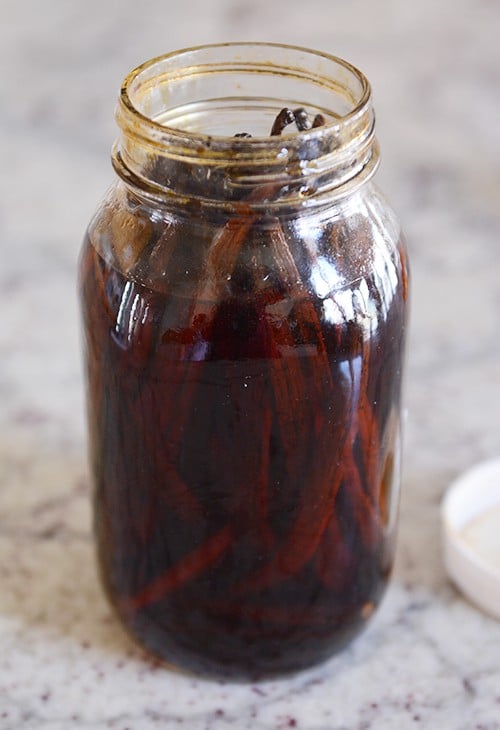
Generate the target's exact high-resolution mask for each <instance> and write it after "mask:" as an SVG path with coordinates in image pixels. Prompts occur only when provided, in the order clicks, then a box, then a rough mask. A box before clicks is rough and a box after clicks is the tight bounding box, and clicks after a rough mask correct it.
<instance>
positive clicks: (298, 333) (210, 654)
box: [81, 242, 404, 678]
mask: <svg viewBox="0 0 500 730" xmlns="http://www.w3.org/2000/svg"><path fill="white" fill-rule="evenodd" d="M368 285H369V287H370V286H371V285H370V282H368ZM81 290H82V298H83V313H84V324H85V335H86V351H87V364H88V401H89V420H90V435H91V454H92V461H93V471H94V479H95V529H96V536H97V542H98V551H99V560H100V566H101V572H102V576H103V580H104V584H105V587H106V590H107V593H108V595H109V597H110V600H111V601H112V603H113V604H114V606H115V608H116V609H117V611H118V613H119V615H120V617H121V618H122V620H123V622H124V624H125V625H126V626H127V628H128V629H129V630H130V632H131V633H132V634H133V635H134V636H135V637H136V638H137V639H138V640H139V641H140V643H142V644H143V645H144V646H145V647H146V648H147V649H148V650H149V651H150V652H152V653H153V654H154V655H155V656H157V657H159V658H161V659H163V660H165V661H168V662H170V663H173V664H177V665H179V666H182V667H184V668H187V669H189V670H193V671H195V672H202V673H208V674H212V675H218V676H231V677H246V678H257V677H264V676H270V675H273V674H279V673H284V672H289V671H293V670H297V669H300V668H303V667H306V666H309V665H311V664H313V663H315V662H318V661H321V660H322V659H325V658H326V657H328V656H329V655H331V654H332V653H333V652H334V651H335V650H336V649H338V648H340V647H341V646H342V645H344V644H345V643H346V642H347V641H348V640H349V639H350V638H351V637H352V636H353V635H355V634H356V633H357V632H358V631H359V630H360V628H361V626H362V625H363V624H364V623H365V621H366V618H367V617H368V615H369V614H370V613H371V612H372V609H373V607H374V606H375V605H376V604H377V603H378V602H379V600H380V597H381V594H382V592H383V589H384V586H385V583H386V580H387V576H388V572H389V569H390V565H391V561H392V547H391V544H392V535H391V534H389V533H390V530H389V528H388V525H387V523H388V521H389V513H390V512H391V509H392V508H391V506H390V501H391V499H390V492H391V489H392V466H393V458H394V454H393V449H394V442H395V434H396V431H397V428H396V427H394V425H393V420H394V414H395V413H396V414H397V410H398V401H399V391H400V369H401V354H402V353H401V350H402V332H403V329H404V327H403V321H404V304H403V300H402V296H401V291H399V290H398V291H396V293H395V295H394V297H393V300H392V302H391V306H390V307H385V308H384V307H382V306H380V307H379V309H378V321H377V327H376V328H374V329H373V330H372V332H371V334H367V330H366V327H365V325H364V323H363V322H362V319H361V317H358V315H357V314H356V312H354V316H353V317H351V318H349V317H348V316H345V318H344V319H343V320H342V317H337V318H336V317H332V316H331V315H329V316H326V314H325V306H324V303H323V302H322V301H321V300H319V299H318V300H317V301H315V300H313V299H312V298H309V299H303V300H294V299H293V298H290V296H289V293H287V291H286V287H284V286H280V285H279V283H278V284H277V283H276V282H274V284H273V288H270V289H269V290H266V291H265V292H264V293H262V292H261V293H259V294H256V293H255V292H253V291H252V287H251V285H250V284H248V282H246V283H245V282H242V281H239V282H238V280H237V277H235V284H234V287H233V290H232V293H229V294H228V296H227V297H226V298H225V299H223V300H221V301H218V302H210V301H203V300H200V301H197V300H195V299H193V298H191V299H188V298H185V299H184V298H181V297H173V296H167V295H166V294H162V293H159V292H155V291H152V290H150V289H148V288H146V287H144V286H142V285H141V284H138V283H134V282H133V281H129V280H127V279H126V278H124V276H123V275H121V274H120V273H118V272H117V271H116V270H114V269H113V268H111V267H109V266H108V265H106V264H105V263H104V261H103V260H102V259H101V258H100V257H99V256H98V255H97V254H96V252H95V251H94V249H93V248H92V246H91V245H90V243H89V242H87V243H86V246H85V248H84V253H83V256H82V262H81ZM376 299H377V298H376V297H375V296H374V301H375V300H376ZM379 300H380V297H379ZM353 301H354V300H353ZM379 304H380V301H379ZM339 311H340V310H339ZM396 422H397V416H396Z"/></svg>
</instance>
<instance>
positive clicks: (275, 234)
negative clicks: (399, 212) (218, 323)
mask: <svg viewBox="0 0 500 730" xmlns="http://www.w3.org/2000/svg"><path fill="white" fill-rule="evenodd" d="M88 241H89V243H90V244H91V245H92V246H93V247H94V248H95V250H96V252H97V253H98V255H99V256H100V257H101V258H102V259H103V260H104V261H105V262H106V264H107V265H109V266H111V267H112V268H114V269H116V270H117V271H118V272H119V273H120V274H122V275H124V276H125V277H126V278H130V279H131V280H134V281H135V282H136V283H138V284H142V285H144V286H145V287H147V288H148V289H152V290H154V291H159V292H161V293H173V294H180V295H183V296H185V295H192V293H193V292H194V290H196V291H198V293H200V289H201V288H203V290H204V296H206V297H208V298H214V299H217V300H221V299H224V298H231V297H234V296H246V295H247V294H248V292H249V291H252V292H256V293H257V292H265V291H268V290H269V288H270V287H271V288H273V287H274V288H275V289H276V290H277V292H279V291H281V292H282V294H284V293H285V291H286V292H288V295H291V296H292V297H300V294H301V292H302V293H304V294H307V295H308V296H313V297H314V298H315V299H325V298H327V297H331V296H335V295H336V293H337V292H341V291H343V290H346V289H356V288H359V286H360V285H361V282H365V283H366V282H367V281H370V282H371V286H370V287H368V289H369V291H368V292H366V291H365V296H368V297H371V296H373V295H374V291H375V290H376V292H377V296H378V297H379V298H380V296H384V297H387V296H389V295H390V292H391V291H392V290H394V291H395V290H396V289H397V288H398V285H399V282H400V279H401V278H405V277H406V273H405V272H406V271H407V254H406V248H405V244H404V238H403V236H402V234H401V228H400V224H399V221H398V219H397V216H396V215H395V213H394V211H393V209H392V207H391V206H390V204H389V203H388V202H387V200H386V198H385V197H384V195H383V194H382V193H381V192H380V190H379V189H378V187H376V186H375V185H373V184H369V185H365V186H363V188H362V189H361V190H358V191H357V192H356V193H355V194H353V195H351V196H348V197H346V198H344V199H341V200H337V201H332V204H331V206H329V207H328V208H322V209H321V210H309V209H307V208H306V207H305V208H304V209H298V210H295V211H292V212H290V211H287V212H286V214H283V215H281V216H280V215H270V214H269V215H263V214H262V213H261V212H259V213H256V212H254V211H252V209H251V208H249V207H246V208H245V207H244V206H241V208H240V209H239V210H238V211H237V212H235V214H234V215H232V216H230V217H229V216H227V214H222V213H221V214H220V215H217V212H216V213H215V214H214V212H213V211H212V212H210V214H209V215H207V214H204V211H203V210H201V209H200V210H197V211H196V210H193V211H191V213H190V214H189V215H188V214H186V212H185V211H177V210H175V209H173V208H168V207H165V206H156V205H155V204H154V203H152V202H148V201H145V200H144V199H142V200H141V199H140V198H138V197H136V196H135V195H134V194H132V193H130V191H129V190H128V189H127V187H126V186H125V185H124V184H123V183H121V182H118V183H116V184H114V185H113V186H112V187H111V188H110V189H109V190H108V191H107V193H106V195H105V197H104V198H103V201H102V203H101V205H100V206H99V208H98V209H97V211H96V213H95V215H94V217H93V219H92V220H91V222H90V224H89V227H88ZM362 288H363V287H362ZM364 288H365V290H366V287H364Z"/></svg>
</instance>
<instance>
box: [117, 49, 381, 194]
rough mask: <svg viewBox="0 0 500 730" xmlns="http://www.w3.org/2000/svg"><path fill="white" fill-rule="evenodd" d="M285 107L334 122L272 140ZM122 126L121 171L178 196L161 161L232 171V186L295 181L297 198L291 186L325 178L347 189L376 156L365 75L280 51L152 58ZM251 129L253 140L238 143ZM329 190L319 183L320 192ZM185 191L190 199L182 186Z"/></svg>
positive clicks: (124, 102) (130, 94) (125, 98)
mask: <svg viewBox="0 0 500 730" xmlns="http://www.w3.org/2000/svg"><path fill="white" fill-rule="evenodd" d="M283 107H290V108H297V107H304V108H305V109H306V111H307V112H308V114H309V115H310V117H311V118H312V117H314V115H316V114H321V115H322V116H323V117H324V119H325V124H324V126H321V127H317V128H313V129H308V130H304V131H298V130H296V129H295V130H294V129H293V128H292V127H291V126H290V127H288V128H286V129H285V130H284V131H283V133H282V135H281V136H269V135H270V130H271V127H272V124H273V121H274V119H275V117H276V115H277V114H278V113H279V111H280V109H282V108H283ZM117 120H118V124H119V126H120V128H121V130H122V136H121V139H120V141H119V146H118V148H117V150H115V159H116V161H117V162H118V167H119V166H120V165H122V166H124V167H125V168H126V169H127V170H128V171H129V172H130V173H132V174H133V175H138V176H139V177H141V178H145V179H146V180H147V181H149V183H153V184H154V185H160V186H161V187H165V188H167V189H169V190H171V188H172V186H171V185H170V184H169V182H168V179H167V178H168V177H169V176H168V175H166V172H168V170H166V169H165V165H164V164H160V165H159V167H160V168H162V169H160V170H159V169H158V164H157V163H158V161H159V160H160V161H161V160H163V161H168V160H169V161H175V162H176V164H177V166H178V165H179V164H180V165H182V164H184V165H190V166H193V165H196V166H198V167H200V166H201V167H202V168H204V170H205V173H203V174H202V175H201V177H204V176H205V177H206V174H207V173H208V174H210V173H209V171H210V170H211V169H212V170H213V169H215V168H216V169H217V170H218V171H219V172H220V170H221V168H222V167H224V169H225V170H226V173H227V176H228V178H227V180H226V183H227V182H229V187H231V185H233V186H234V185H235V186H236V187H237V188H239V187H241V185H243V186H245V185H247V184H255V183H256V182H257V181H260V182H263V181H264V180H267V179H269V177H270V176H271V177H276V176H278V177H280V178H283V179H285V178H287V179H288V180H289V181H290V182H291V187H290V191H293V190H295V186H294V185H293V182H292V179H296V178H298V177H301V178H302V182H304V178H305V177H310V176H311V175H312V176H316V177H317V176H318V175H320V176H322V177H323V178H324V176H325V174H326V173H331V174H330V175H329V177H330V178H331V179H330V181H329V186H330V188H331V187H339V185H342V184H344V183H345V182H346V181H347V180H349V179H351V178H353V177H354V176H356V175H359V173H360V172H361V171H362V170H363V169H364V168H365V167H367V166H368V164H369V162H370V160H372V162H373V161H374V160H373V159H372V158H374V157H375V156H376V155H374V148H373V128H374V115H373V110H372V105H371V94H370V85H369V83H368V81H367V79H366V78H365V76H364V75H363V74H362V73H361V72H360V71H358V70H357V69H356V68H355V67H354V66H352V65H351V64H349V63H347V62H346V61H343V60H342V59H339V58H336V57H334V56H328V55H326V54H322V53H318V52H315V51H310V50H307V49H303V48H298V47H292V46H286V45H280V44H266V43H235V44H219V45H210V46H201V47H197V48H191V49H186V50H183V51H178V52H175V53H171V54H167V55H165V56H161V57H159V58H156V59H153V60H151V61H148V62H146V63H145V64H143V65H141V66H139V67H138V68H136V69H135V70H134V71H132V72H131V73H130V74H129V76H127V78H126V79H125V81H124V83H123V86H122V89H121V95H120V101H119V105H118V110H117ZM243 132H246V133H248V134H249V135H251V138H248V137H235V136H234V135H237V134H241V133H243ZM116 166H117V165H115V167H116ZM167 167H168V165H167ZM118 171H119V172H120V170H118ZM177 172H178V170H177ZM122 176H123V175H122ZM250 179H251V180H252V183H250ZM204 183H206V180H204ZM324 184H325V180H324V179H322V180H316V182H315V184H314V185H313V186H312V188H311V189H312V190H313V192H317V191H318V190H319V189H323V188H324ZM176 192H177V193H178V194H179V193H181V194H182V192H183V191H182V190H179V186H178V185H177V190H176ZM199 193H200V195H201V193H202V190H201V189H200V191H199ZM219 193H220V191H215V190H213V191H212V193H211V194H215V196H216V197H219ZM189 194H190V195H192V194H193V192H192V191H191V193H189ZM201 197H205V196H204V195H201ZM223 197H225V198H229V199H230V198H231V197H232V196H231V191H230V190H229V191H226V193H225V194H224V196H223Z"/></svg>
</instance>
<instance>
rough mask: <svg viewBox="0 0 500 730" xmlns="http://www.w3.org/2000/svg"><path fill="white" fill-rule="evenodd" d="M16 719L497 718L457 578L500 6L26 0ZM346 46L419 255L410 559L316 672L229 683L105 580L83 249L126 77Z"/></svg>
mask: <svg viewBox="0 0 500 730" xmlns="http://www.w3.org/2000/svg"><path fill="white" fill-rule="evenodd" d="M1 16H2V22H1V24H0V34H1V38H0V55H1V57H2V75H1V76H2V77H1V80H0V88H1V89H2V93H1V99H2V111H1V113H0V131H1V134H0V151H1V162H2V174H1V175H0V246H1V257H0V295H1V308H0V323H1V326H0V403H1V407H0V730H18V729H19V730H71V728H75V730H101V729H104V728H115V730H150V729H151V730H152V729H153V728H160V727H161V728H177V727H186V728H189V730H205V729H208V728H210V729H213V730H223V729H224V728H236V729H237V730H240V729H241V730H243V729H244V728H252V729H255V730H271V729H272V730H281V729H284V728H298V729H302V730H306V729H307V730H372V729H373V730H379V729H382V730H393V729H394V730H405V728H431V729H432V730H448V729H449V730H495V729H497V728H500V622H495V621H494V620H492V619H489V618H487V617H486V616H484V615H482V614H481V613H479V612H478V611H477V610H475V609H474V608H473V607H472V606H471V605H469V604H468V603H467V602H466V601H465V600H463V599H462V598H461V597H460V596H459V595H458V593H457V592H456V591H455V590H454V588H453V587H452V586H451V585H450V584H449V582H448V581H447V579H446V576H445V573H444V569H443V566H442V561H441V553H440V532H439V503H440V499H441V496H442V494H443V492H444V490H445V489H446V487H447V485H448V484H449V482H450V481H451V480H452V479H453V478H454V477H455V476H456V475H457V474H458V473H459V472H460V471H461V470H463V469H464V468H466V467H467V466H469V465H471V464H473V463H475V462H477V461H479V460H481V459H483V458H487V457H492V456H496V455H498V454H499V453H500V337H499V332H500V212H499V210H500V205H499V201H500V124H499V119H500V42H499V39H498V34H499V30H500V5H499V4H498V2H497V0H441V2H439V3H436V2H435V1H434V0H420V2H418V3H417V2H415V3H402V2H401V3H396V2H391V0H379V1H378V2H372V0H352V1H351V2H341V1H340V0H308V1H307V2H304V1H302V2H296V1H295V0H288V1H287V2H280V1H279V0H276V2H274V3H270V2H264V1H263V0H253V1H252V2H250V1H249V0H232V1H230V0H215V2H208V0H203V2H200V1H197V0H192V1H190V0H186V2H183V3H176V4H173V3H167V2H159V1H158V0H145V2H142V3H137V2H131V0H122V1H121V2H120V3H106V2H102V0H101V1H100V2H97V0H85V2H83V1H82V0H75V1H74V2H66V1H65V0H64V1H63V0H46V1H45V2H43V3H38V2H36V0H27V2H23V3H19V2H17V0H16V1H15V0H2V4H1ZM263 34H265V36H266V38H267V39H269V40H279V41H288V42H291V43H299V44H302V45H308V46H312V47H316V48H319V49H323V50H326V51H330V52H334V53H337V54H338V55H342V56H344V57H346V58H348V59H350V60H351V61H353V62H354V63H355V64H357V65H358V66H360V67H361V68H362V69H363V70H364V71H365V72H366V74H367V75H368V76H369V78H370V79H371V81H372V84H373V87H374V94H375V104H376V109H377V115H378V136H379V140H380V142H381V146H382V153H383V165H382V169H381V172H380V174H379V182H380V184H381V185H382V187H383V188H384V189H385V191H386V193H387V194H388V196H389V197H390V199H391V200H392V202H393V204H394V206H395V207H396V209H397V210H398V211H399V213H400V216H401V218H402V220H403V221H404V226H405V229H406V233H407V237H408V240H409V247H410V252H411V256H412V264H413V267H412V268H413V316H412V333H411V342H410V357H409V368H408V377H407V399H406V402H407V408H408V421H407V429H406V458H405V468H404V484H403V488H404V491H403V496H402V507H401V522H400V533H399V545H398V557H397V563H396V568H395V572H394V577H393V581H392V584H391V587H390V590H389V591H388V594H387V597H386V599H385V601H384V603H383V605H382V607H381V609H380V611H379V612H378V613H377V615H376V617H375V618H374V620H373V621H372V623H371V624H370V626H369V628H368V630H367V631H366V632H365V633H364V634H363V635H362V636H361V637H360V638H359V639H358V640H357V641H356V642H355V643H354V644H353V645H352V647H351V648H349V649H348V650H347V651H345V652H344V653H343V654H341V655H340V656H338V657H336V658H334V659H332V660H331V661H330V662H328V663H327V664H325V665H323V666H320V667H317V668H315V669H313V670H311V671H308V672H305V673H302V674H299V675H297V676H295V677H293V678H290V679H286V680H283V681H276V682H271V683H265V684H258V685H233V684H230V683H225V684H224V683H214V682H209V681H204V680H199V679H192V678H190V677H186V676H183V675H181V674H176V673H174V672H170V671H168V670H165V669H161V668H159V667H156V666H154V665H152V664H151V663H150V662H148V660H147V659H145V658H144V657H143V656H142V654H141V653H140V652H139V651H138V650H137V649H136V648H135V647H133V646H132V645H131V643H130V642H129V640H128V639H127V638H126V637H125V636H124V634H123V633H122V631H121V630H120V628H119V627H118V625H117V624H116V622H115V620H114V619H113V617H112V616H111V614H110V611H109V609H108V607H107V605H106V603H105V600H104V598H103V595H102V593H101V590H100V588H99V585H98V582H97V577H96V571H95V566H94V560H93V553H92V542H91V537H90V509H89V482H88V475H87V468H86V463H85V436H84V420H83V398H82V383H81V371H80V364H79V338H78V317H77V307H76V301H75V262H76V258H77V253H78V248H79V244H80V240H81V236H82V233H83V230H84V227H85V225H86V223H87V221H88V219H89V217H90V215H91V214H92V211H93V209H94V206H95V205H96V203H97V201H98V200H99V198H100V197H101V195H102V193H103V191H104V189H105V188H106V186H107V184H108V182H109V181H110V180H111V176H112V173H111V169H110V165H109V149H110V145H111V142H112V139H113V137H114V134H115V130H114V122H113V108H114V102H115V98H116V93H117V89H118V87H119V84H120V82H121V79H122V77H123V76H124V75H125V73H126V72H127V71H128V70H129V69H131V68H132V67H134V66H135V65H136V64H137V63H139V62H140V61H142V60H145V59H147V58H149V57H152V56H154V55H157V54H159V53H161V52H164V51H167V50H173V49H175V48H179V47H182V46H185V45H192V44H195V43H200V42H209V41H218V40H229V39H262V38H263Z"/></svg>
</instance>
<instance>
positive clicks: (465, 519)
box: [441, 459, 500, 619]
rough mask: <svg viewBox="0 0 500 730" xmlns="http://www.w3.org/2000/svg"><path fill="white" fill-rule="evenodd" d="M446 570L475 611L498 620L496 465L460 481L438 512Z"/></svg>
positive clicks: (499, 475) (499, 468)
mask: <svg viewBox="0 0 500 730" xmlns="http://www.w3.org/2000/svg"><path fill="white" fill-rule="evenodd" d="M441 516H442V521H443V549H444V560H445V565H446V569H447V571H448V574H449V576H450V578H451V579H452V580H453V582H454V583H455V584H456V585H457V587H458V588H459V589H460V590H461V591H462V592H463V593H464V594H465V595H466V596H467V597H468V598H469V599H470V600H471V601H472V602H473V603H474V604H476V605H477V606H478V607H479V608H481V609H482V610H483V611H485V612H487V613H489V614H490V615H491V616H494V617H495V618H498V619H500V459H493V460H491V461H486V462H483V463H481V464H478V465H477V466H475V467H473V468H472V469H470V470H469V471H467V472H465V473H464V474H463V475H462V476H460V477H459V478H458V479H457V480H456V481H455V482H454V483H453V484H452V485H451V486H450V488H449V489H448V491H447V493H446V495H445V497H444V500H443V503H442V508H441Z"/></svg>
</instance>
